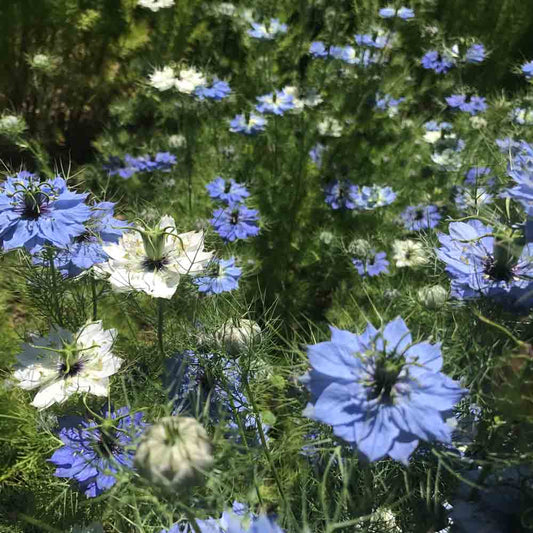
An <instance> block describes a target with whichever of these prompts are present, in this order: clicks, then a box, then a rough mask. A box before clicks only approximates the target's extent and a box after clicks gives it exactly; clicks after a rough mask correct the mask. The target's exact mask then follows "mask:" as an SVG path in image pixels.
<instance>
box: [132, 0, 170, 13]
mask: <svg viewBox="0 0 533 533" xmlns="http://www.w3.org/2000/svg"><path fill="white" fill-rule="evenodd" d="M137 5H138V6H140V7H146V8H147V9H149V10H150V11H154V12H155V11H159V10H160V9H164V8H165V7H172V6H173V5H174V0H138V2H137Z"/></svg>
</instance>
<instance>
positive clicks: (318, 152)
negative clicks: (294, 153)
mask: <svg viewBox="0 0 533 533" xmlns="http://www.w3.org/2000/svg"><path fill="white" fill-rule="evenodd" d="M325 151H326V147H325V146H324V145H323V144H322V143H316V144H315V145H314V146H313V148H311V150H309V157H310V158H311V161H312V162H313V163H314V164H315V165H316V166H317V167H318V168H320V167H321V166H322V158H323V156H324V152H325Z"/></svg>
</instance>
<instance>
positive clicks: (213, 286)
mask: <svg viewBox="0 0 533 533" xmlns="http://www.w3.org/2000/svg"><path fill="white" fill-rule="evenodd" d="M206 274H208V275H207V276H201V277H197V278H195V280H194V283H195V285H197V286H198V291H200V292H203V293H205V294H220V293H222V292H228V291H233V290H235V289H238V288H239V279H240V277H241V274H242V269H241V268H239V267H238V266H235V257H230V258H229V259H214V260H213V261H211V263H210V264H209V265H208V266H207V268H206Z"/></svg>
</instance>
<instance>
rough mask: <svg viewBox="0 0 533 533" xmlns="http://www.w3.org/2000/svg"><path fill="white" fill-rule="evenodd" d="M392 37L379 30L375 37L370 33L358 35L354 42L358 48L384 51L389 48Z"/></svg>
mask: <svg viewBox="0 0 533 533" xmlns="http://www.w3.org/2000/svg"><path fill="white" fill-rule="evenodd" d="M390 37H391V36H390V34H388V33H385V32H383V31H382V30H378V32H377V33H376V34H374V35H372V34H370V33H358V34H356V35H354V40H355V43H356V44H357V46H366V47H369V48H378V49H382V48H385V47H386V46H387V44H388V43H389V40H390Z"/></svg>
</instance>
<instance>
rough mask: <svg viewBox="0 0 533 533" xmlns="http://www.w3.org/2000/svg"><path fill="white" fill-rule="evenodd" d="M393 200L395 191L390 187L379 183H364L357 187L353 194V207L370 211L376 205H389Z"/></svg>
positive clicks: (376, 206) (375, 207)
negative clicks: (370, 184)
mask: <svg viewBox="0 0 533 533" xmlns="http://www.w3.org/2000/svg"><path fill="white" fill-rule="evenodd" d="M394 200H396V193H395V192H394V191H393V190H392V188H391V187H380V186H379V185H372V186H371V187H368V186H367V185H365V186H364V187H362V188H361V189H359V188H358V189H357V192H356V194H355V196H354V202H355V208H356V209H361V210H362V211H372V210H374V209H377V208H378V207H384V206H386V205H390V204H392V202H394Z"/></svg>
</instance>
